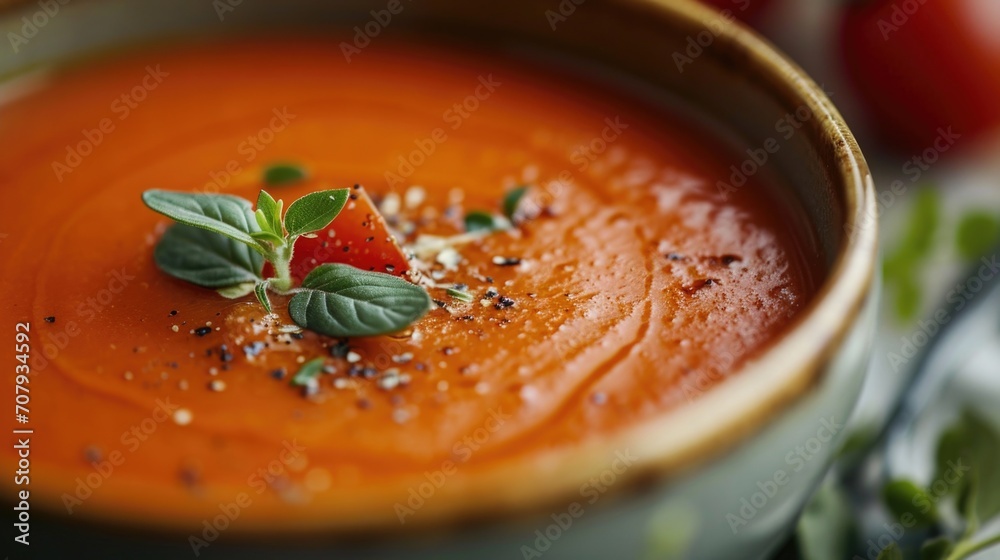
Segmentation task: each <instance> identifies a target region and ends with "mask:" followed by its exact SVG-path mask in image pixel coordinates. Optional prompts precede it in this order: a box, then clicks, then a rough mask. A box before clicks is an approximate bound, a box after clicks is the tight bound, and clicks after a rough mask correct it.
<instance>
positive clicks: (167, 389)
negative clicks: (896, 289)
mask: <svg viewBox="0 0 1000 560" xmlns="http://www.w3.org/2000/svg"><path fill="white" fill-rule="evenodd" d="M22 82H24V84H25V85H24V87H22V88H21V89H20V90H18V91H19V92H20V94H19V95H18V96H14V97H13V99H11V100H9V101H8V102H7V103H6V105H4V106H0V144H2V145H3V146H4V149H3V150H0V180H2V183H3V185H4V198H5V204H4V207H5V208H6V212H5V220H4V223H3V225H2V232H3V233H5V234H6V235H5V237H4V238H3V239H2V240H0V261H2V263H3V271H4V273H3V275H2V278H0V293H3V294H4V297H3V302H2V304H0V309H2V311H3V313H2V316H3V317H4V318H5V320H6V321H7V325H6V326H5V328H6V329H8V330H11V329H12V328H13V324H14V323H15V322H30V325H31V327H30V336H31V344H32V350H31V352H32V358H31V366H32V370H33V371H32V376H31V379H30V389H31V398H32V401H31V402H32V410H31V427H32V428H33V429H34V431H35V436H34V437H35V438H36V440H37V441H38V443H36V444H35V445H34V447H32V451H31V454H32V472H31V488H32V495H33V499H34V500H35V502H34V504H39V503H41V504H44V506H45V507H46V508H48V509H51V510H54V511H64V510H65V509H70V510H72V511H73V514H74V515H80V516H82V517H93V516H96V517H112V518H116V519H125V520H131V521H133V522H139V523H144V522H147V521H143V520H155V523H157V524H167V525H173V526H177V527H181V528H184V529H189V530H192V531H195V530H199V528H200V527H201V526H202V521H203V520H204V519H208V518H210V517H212V516H214V515H217V514H218V513H219V504H220V503H227V502H232V501H233V500H234V499H235V498H236V497H237V496H238V495H240V494H241V493H244V494H246V495H247V496H249V498H250V499H251V500H252V502H253V504H254V505H253V507H247V508H246V509H245V511H243V512H242V514H241V516H240V518H239V520H237V521H234V522H233V526H234V527H239V528H242V529H247V530H252V529H256V528H267V527H271V528H274V527H277V528H283V527H292V526H296V527H301V526H315V525H326V526H350V525H362V524H367V523H382V522H386V523H396V522H397V518H398V517H399V512H398V510H397V508H396V505H397V504H400V503H402V504H405V503H406V500H407V498H408V497H409V495H410V494H409V490H410V489H411V488H413V487H414V485H415V484H419V483H421V482H423V481H425V480H427V478H425V477H426V476H427V475H426V473H429V472H431V473H433V472H437V471H440V470H442V465H450V466H449V468H448V469H447V471H448V473H447V476H448V477H450V480H452V481H454V482H452V483H449V485H447V487H446V488H442V489H440V490H438V491H437V494H436V495H435V496H433V499H428V500H426V501H427V502H428V503H430V502H433V501H439V502H441V503H444V502H455V501H460V500H462V488H463V486H464V485H466V484H471V483H472V482H473V481H475V479H476V477H477V476H480V474H481V473H484V472H487V471H489V470H490V469H491V467H494V466H496V465H499V464H512V462H513V463H520V464H524V463H526V462H528V463H530V462H533V461H540V460H541V458H542V457H544V456H545V455H546V454H547V453H551V452H558V451H559V450H565V449H572V448H573V447H574V446H578V445H581V444H584V443H588V442H593V441H598V440H600V439H602V438H607V437H610V436H612V435H614V434H616V433H620V431H621V430H624V429H627V428H629V427H634V426H636V425H638V424H640V423H642V422H644V421H647V420H650V419H653V418H655V417H657V416H659V415H663V414H666V413H668V412H670V411H671V410H674V409H676V408H677V407H680V406H683V405H684V403H686V402H688V401H689V400H692V399H697V398H698V397H699V395H701V394H703V393H704V392H705V391H708V390H710V389H711V388H712V386H713V385H715V384H717V383H719V382H721V381H723V380H724V379H725V378H726V376H728V375H730V374H733V373H734V372H736V371H737V370H738V368H739V366H740V365H741V364H742V363H744V362H745V361H746V360H748V359H752V358H753V356H754V355H755V354H757V353H759V352H760V351H761V350H762V349H764V348H766V347H767V345H768V344H769V343H770V342H771V341H773V340H774V339H775V337H777V336H778V335H780V334H781V333H782V332H783V331H784V330H785V329H787V328H789V325H790V324H791V323H792V322H793V321H794V320H795V316H796V314H797V313H798V312H799V311H800V310H802V309H803V308H804V306H805V305H806V304H807V303H808V302H809V300H810V298H811V296H812V295H813V294H814V292H815V290H816V288H817V283H818V282H819V280H820V279H821V276H822V274H823V272H824V271H823V268H822V265H820V264H819V261H820V258H819V256H818V250H817V249H816V248H815V246H814V245H813V244H812V242H811V241H809V239H810V238H809V236H808V235H807V234H806V233H805V232H804V231H799V230H798V229H797V228H798V225H797V224H799V223H800V222H801V221H800V220H798V219H796V218H794V216H796V214H795V212H796V209H795V207H794V205H792V204H791V203H789V202H787V201H785V200H783V199H782V198H781V197H779V196H775V193H774V192H772V189H771V188H770V187H769V186H768V185H765V184H763V181H761V180H760V179H759V178H751V179H750V180H749V182H748V183H747V184H746V185H744V186H742V187H740V188H739V189H737V190H736V191H735V192H728V191H725V190H720V189H719V188H718V186H717V183H718V181H720V180H721V181H726V180H728V177H729V175H730V173H731V171H730V165H732V164H733V163H737V162H739V161H741V159H742V158H740V157H739V156H738V155H737V153H738V152H737V151H736V150H732V151H731V150H730V149H729V148H728V147H727V145H726V144H725V143H723V142H721V141H719V140H718V139H714V138H712V137H711V136H710V135H708V134H707V133H706V132H705V130H707V129H706V127H705V126H704V125H702V124H699V123H697V122H694V121H692V120H688V119H683V118H679V117H677V116H676V115H675V114H674V113H672V112H671V111H670V110H668V109H666V108H664V107H663V106H660V105H659V104H656V103H653V102H651V101H647V100H644V99H642V98H640V97H638V96H637V95H633V94H632V93H630V92H629V91H627V90H624V89H621V88H617V87H612V86H609V85H608V84H607V83H606V82H602V81H598V80H595V79H591V78H588V77H586V76H581V75H577V74H575V73H571V72H567V71H565V70H561V69H559V68H556V67H553V66H551V65H537V64H534V63H532V62H530V61H526V60H523V57H520V56H513V55H509V54H505V53H498V52H489V51H485V50H484V51H481V52H480V51H475V50H470V49H466V48H464V47H462V48H459V47H453V46H441V45H437V46H432V45H423V44H417V43H406V42H396V43H394V42H392V41H390V40H385V41H381V42H379V43H377V44H373V45H371V46H369V47H368V48H366V49H365V50H364V51H363V52H362V53H360V54H357V55H355V56H354V57H353V58H352V61H351V62H350V63H348V62H346V61H345V59H344V57H343V55H342V53H341V51H340V50H339V48H338V47H337V45H336V44H335V43H333V42H324V41H320V40H311V39H282V40H272V41H266V40H249V39H246V40H236V41H231V42H219V43H214V42H206V43H198V42H192V43H181V44H177V45H165V46H160V47H156V48H150V49H148V50H141V51H135V52H132V53H128V54H109V55H107V56H106V57H102V58H98V59H94V60H88V61H83V62H79V63H77V64H75V65H71V66H68V67H66V68H60V69H57V70H54V71H52V72H47V73H41V74H35V75H32V76H30V77H28V78H25V79H24V80H22ZM273 162H296V163H299V164H301V165H302V166H304V167H305V168H307V169H308V170H309V171H310V176H311V179H310V180H309V181H307V182H306V183H303V184H299V185H294V186H288V187H270V188H268V190H269V191H270V192H271V193H272V194H273V195H274V196H275V197H276V198H282V199H284V200H285V203H286V206H287V204H288V203H289V202H291V200H294V199H295V198H296V197H298V196H301V195H302V194H304V193H306V192H308V191H310V190H314V189H317V188H320V187H326V188H337V187H349V186H352V185H354V184H356V183H359V184H362V185H364V186H365V188H366V189H367V191H368V192H369V193H370V194H371V195H372V197H373V198H374V199H375V200H376V201H380V202H381V203H382V204H383V207H385V205H386V202H385V201H386V197H387V196H388V197H389V199H390V200H391V201H392V204H393V205H394V206H398V211H393V212H392V215H391V216H389V218H388V219H389V221H390V222H391V223H393V224H394V225H395V226H396V227H397V228H398V229H399V230H400V231H401V233H400V237H401V239H400V240H399V241H400V242H401V243H402V244H404V245H408V246H410V247H411V248H412V247H413V245H414V243H415V242H416V238H417V236H419V235H438V236H451V235H456V234H461V233H462V232H463V222H462V218H463V216H464V215H465V214H466V213H467V212H469V211H473V210H479V209H481V210H486V211H490V212H494V213H499V212H500V210H499V209H500V204H501V201H502V199H503V197H504V194H505V193H506V192H507V191H508V190H510V189H512V188H514V187H517V186H519V185H529V186H530V190H529V195H528V196H529V198H530V199H531V200H533V201H534V202H535V203H536V204H537V205H538V207H539V208H540V209H541V211H540V212H539V213H538V215H537V216H534V217H532V218H531V219H529V220H526V221H525V222H523V223H522V224H520V225H519V226H518V227H516V228H513V229H512V230H510V231H502V232H497V233H493V234H490V235H488V236H485V237H483V238H481V239H476V240H473V241H471V242H468V243H463V244H461V245H460V246H456V247H455V250H456V251H457V253H458V255H459V258H460V259H459V260H458V261H457V262H453V259H454V257H453V256H451V257H450V258H449V259H440V260H442V261H444V264H442V263H439V262H437V261H436V257H434V256H433V255H432V256H431V257H429V258H428V259H427V262H425V263H423V265H422V266H425V267H426V272H427V274H428V275H431V274H432V275H433V276H432V277H433V278H434V279H435V281H436V282H438V283H440V284H446V283H447V284H450V283H459V284H466V285H467V286H468V291H469V292H470V293H472V294H473V295H474V296H475V297H474V301H472V302H470V303H466V302H462V301H459V300H456V299H453V298H450V297H449V296H447V295H446V293H445V291H444V290H443V289H436V288H432V289H430V290H429V292H430V294H431V297H432V298H434V299H436V300H439V301H440V302H441V303H440V305H435V306H434V308H433V309H432V310H431V311H429V312H428V313H427V315H426V316H424V317H423V318H422V319H421V320H419V321H418V322H417V323H416V324H415V325H414V326H413V328H412V329H409V330H407V331H405V332H403V333H400V334H398V335H396V336H384V337H374V338H367V339H352V340H349V341H347V342H346V343H345V342H343V341H337V340H333V339H330V338H327V337H323V336H319V335H316V334H314V333H311V332H304V333H295V332H283V331H282V330H281V328H280V327H281V326H282V325H288V324H290V320H289V319H288V316H287V311H286V310H285V307H286V305H285V303H286V302H287V299H285V298H281V297H278V296H273V297H272V301H273V303H274V304H275V308H276V310H277V311H278V313H279V318H278V319H276V320H274V319H272V320H265V318H264V312H263V310H262V309H261V307H260V305H259V304H258V303H257V302H256V300H255V299H254V298H253V296H252V295H251V296H249V297H246V298H243V299H240V300H226V299H223V298H222V297H220V296H219V295H218V294H216V293H215V292H214V291H212V290H209V289H204V288H199V287H197V286H194V285H191V284H188V283H185V282H182V281H179V280H176V279H174V278H171V277H169V276H167V275H166V274H164V273H163V272H161V271H160V270H158V269H157V268H156V266H155V264H154V262H153V258H152V252H153V248H154V246H155V244H156V242H157V240H158V238H159V236H160V235H161V234H162V232H163V231H164V229H165V228H166V227H167V226H168V225H169V223H170V222H169V220H167V219H165V218H164V217H163V216H160V215H158V214H155V213H153V212H152V211H149V210H148V209H146V208H145V207H144V206H143V205H142V202H141V201H140V194H141V193H142V192H143V191H144V190H146V189H152V188H160V189H172V190H187V191H201V192H220V193H227V194H234V195H238V196H242V197H245V198H248V199H250V200H255V199H256V195H257V192H258V191H259V189H261V188H263V187H264V185H263V184H262V182H261V175H262V170H263V169H264V168H265V167H266V166H267V165H269V164H271V163H273ZM390 193H395V194H394V195H390ZM397 201H398V204H397ZM392 210H395V208H393V209H392ZM334 225H335V226H336V222H334ZM446 265H447V266H446ZM490 290H494V291H495V292H496V295H493V293H492V292H490ZM488 292H489V293H488ZM500 297H503V298H507V299H504V300H503V303H498V302H500V299H499V298H500ZM508 300H509V302H510V303H509V304H508V303H507V302H508ZM206 327H207V328H206ZM315 357H326V358H327V366H328V367H327V372H326V373H323V374H322V375H321V377H320V385H319V388H318V390H317V391H314V392H312V394H308V395H307V394H304V393H303V391H302V390H301V388H297V387H294V386H291V385H290V383H289V379H290V377H291V376H292V375H293V374H294V373H295V371H296V370H297V368H298V367H299V364H301V363H302V362H303V361H304V360H310V359H313V358H315ZM387 372H388V373H387ZM388 377H395V379H394V380H392V381H385V379H386V378H388ZM663 437H671V434H663ZM42 442H44V443H42ZM3 456H4V461H5V463H12V462H13V461H14V460H15V453H14V452H13V451H12V450H11V448H10V447H9V446H8V447H7V448H6V449H5V450H4V451H3ZM6 484H8V485H9V484H10V481H9V480H8V482H7V483H6ZM498 493H500V494H502V493H503V491H502V489H498ZM39 500H41V502H40V501H39ZM420 515H421V512H416V513H415V515H414V516H413V518H414V519H416V518H418V517H419V516H420ZM148 522H150V523H152V522H154V521H148Z"/></svg>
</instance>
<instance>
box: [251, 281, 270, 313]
mask: <svg viewBox="0 0 1000 560" xmlns="http://www.w3.org/2000/svg"><path fill="white" fill-rule="evenodd" d="M268 284H269V282H268V281H267V280H264V281H263V282H257V285H256V286H254V288H253V293H254V294H255V295H256V296H257V301H259V302H260V304H261V305H263V306H264V311H267V313H268V315H270V314H271V299H270V298H269V297H267V285H268Z"/></svg>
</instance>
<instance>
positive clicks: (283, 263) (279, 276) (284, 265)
mask: <svg viewBox="0 0 1000 560" xmlns="http://www.w3.org/2000/svg"><path fill="white" fill-rule="evenodd" d="M294 245H295V243H294V241H293V242H291V243H285V244H284V245H282V246H281V247H275V248H274V252H273V253H272V254H271V255H269V258H268V260H270V261H271V265H272V266H273V267H274V278H272V279H271V283H270V286H271V287H272V288H274V290H275V291H276V292H278V293H281V294H284V293H286V292H287V291H288V290H289V289H291V287H292V249H293V247H294Z"/></svg>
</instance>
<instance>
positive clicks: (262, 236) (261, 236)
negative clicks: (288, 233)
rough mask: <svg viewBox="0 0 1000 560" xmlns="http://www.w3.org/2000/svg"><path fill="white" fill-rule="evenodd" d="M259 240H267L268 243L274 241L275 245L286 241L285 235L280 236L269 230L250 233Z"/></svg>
mask: <svg viewBox="0 0 1000 560" xmlns="http://www.w3.org/2000/svg"><path fill="white" fill-rule="evenodd" d="M250 237H253V238H254V239H256V240H257V241H266V242H267V243H273V244H275V245H282V244H284V243H285V238H284V237H279V236H277V235H276V234H274V233H271V232H269V231H255V232H253V233H251V234H250Z"/></svg>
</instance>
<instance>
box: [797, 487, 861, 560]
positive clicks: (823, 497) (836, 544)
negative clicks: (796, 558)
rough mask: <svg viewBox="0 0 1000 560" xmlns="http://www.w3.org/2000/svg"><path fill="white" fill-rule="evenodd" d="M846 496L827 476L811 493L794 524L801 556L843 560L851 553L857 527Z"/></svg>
mask: <svg viewBox="0 0 1000 560" xmlns="http://www.w3.org/2000/svg"><path fill="white" fill-rule="evenodd" d="M852 515H853V514H852V511H851V506H850V504H849V503H848V500H847V496H845V495H844V493H843V491H842V490H841V489H840V488H839V487H838V486H837V483H836V480H835V479H827V480H826V481H825V482H824V483H823V486H821V487H820V489H819V491H818V492H817V493H816V495H815V496H813V499H812V500H811V501H810V502H809V505H808V506H807V507H806V509H805V511H804V512H803V513H802V517H801V518H799V524H798V527H797V528H796V539H797V541H798V544H799V552H800V553H801V555H802V558H803V560H842V559H844V558H848V557H849V556H850V554H849V550H848V546H850V544H849V543H851V542H853V540H854V536H855V532H856V528H855V526H854V518H853V517H852Z"/></svg>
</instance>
